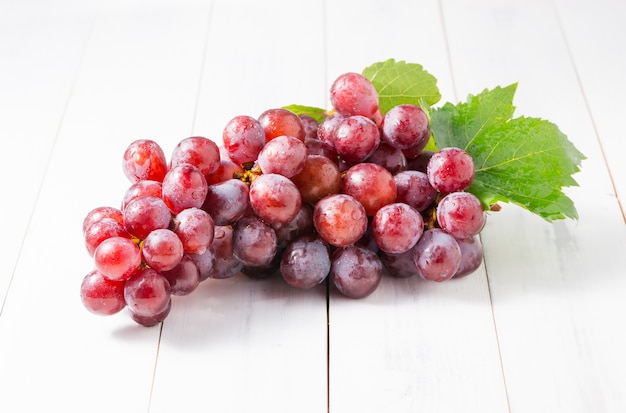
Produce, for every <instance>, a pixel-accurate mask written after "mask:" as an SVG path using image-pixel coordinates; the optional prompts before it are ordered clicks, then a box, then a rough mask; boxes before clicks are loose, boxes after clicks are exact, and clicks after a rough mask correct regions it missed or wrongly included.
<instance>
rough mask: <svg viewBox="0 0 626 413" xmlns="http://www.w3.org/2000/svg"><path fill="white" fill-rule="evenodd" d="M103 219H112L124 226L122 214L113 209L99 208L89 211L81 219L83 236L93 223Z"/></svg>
mask: <svg viewBox="0 0 626 413" xmlns="http://www.w3.org/2000/svg"><path fill="white" fill-rule="evenodd" d="M103 218H112V219H114V220H116V221H117V222H119V223H120V224H122V225H124V214H122V211H120V210H119V209H118V208H114V207H109V206H101V207H97V208H94V209H92V210H91V211H89V212H88V213H87V215H86V216H85V218H84V219H83V235H84V234H85V233H86V232H87V229H88V228H89V227H90V226H91V225H92V224H93V223H94V222H98V221H99V220H101V219H103Z"/></svg>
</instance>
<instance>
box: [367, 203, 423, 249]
mask: <svg viewBox="0 0 626 413" xmlns="http://www.w3.org/2000/svg"><path fill="white" fill-rule="evenodd" d="M371 228H372V237H373V238H374V241H375V242H376V245H377V246H378V248H380V249H381V250H382V251H384V252H386V253H389V254H401V253H403V252H406V251H408V250H410V249H411V248H413V247H414V246H415V244H417V241H418V240H419V239H420V237H421V236H422V233H423V232H424V220H423V218H422V215H421V214H420V213H419V212H418V211H417V210H416V209H415V208H413V207H411V206H409V205H407V204H404V203H393V204H389V205H385V206H384V207H382V208H380V209H379V210H378V212H376V215H374V219H373V220H372V225H371Z"/></svg>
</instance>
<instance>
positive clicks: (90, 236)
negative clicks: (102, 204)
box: [85, 218, 131, 257]
mask: <svg viewBox="0 0 626 413" xmlns="http://www.w3.org/2000/svg"><path fill="white" fill-rule="evenodd" d="M111 237H124V238H131V236H130V234H129V233H128V232H127V231H126V229H125V228H124V226H123V225H122V224H120V223H119V222H117V221H116V220H115V219H113V218H102V219H101V220H99V221H96V222H94V223H93V224H91V226H89V228H87V232H85V247H86V248H87V252H88V253H89V255H90V256H91V257H93V253H94V252H95V251H96V248H97V247H98V245H100V243H101V242H102V241H104V240H105V239H108V238H111Z"/></svg>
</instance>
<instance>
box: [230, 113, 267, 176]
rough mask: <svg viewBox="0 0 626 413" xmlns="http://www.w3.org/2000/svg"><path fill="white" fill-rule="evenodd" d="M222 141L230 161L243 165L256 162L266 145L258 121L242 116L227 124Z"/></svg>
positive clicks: (261, 127)
mask: <svg viewBox="0 0 626 413" xmlns="http://www.w3.org/2000/svg"><path fill="white" fill-rule="evenodd" d="M222 139H223V141H224V147H225V148H226V150H227V151H228V156H229V158H230V160H231V161H233V162H234V163H236V164H239V165H243V164H245V163H248V162H254V161H256V158H257V156H258V154H259V152H260V151H261V149H262V148H263V146H264V145H265V132H264V130H263V126H261V124H260V123H259V121H258V120H256V119H254V118H253V117H251V116H247V115H240V116H236V117H234V118H233V119H231V120H230V121H229V122H228V123H227V124H226V126H225V127H224V132H223V133H222Z"/></svg>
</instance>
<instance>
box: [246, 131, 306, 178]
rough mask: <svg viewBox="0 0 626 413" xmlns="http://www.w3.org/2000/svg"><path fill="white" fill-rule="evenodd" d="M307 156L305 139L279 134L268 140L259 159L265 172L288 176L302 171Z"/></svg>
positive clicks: (260, 165)
mask: <svg viewBox="0 0 626 413" xmlns="http://www.w3.org/2000/svg"><path fill="white" fill-rule="evenodd" d="M306 157H307V147H306V145H305V144H304V141H302V140H300V139H298V138H294V137H293V136H287V135H282V136H277V137H275V138H273V139H272V140H271V141H269V142H267V143H266V144H265V146H264V147H263V149H261V152H259V157H258V159H257V164H258V165H259V167H260V168H261V171H262V172H263V173H264V174H279V175H282V176H285V177H287V178H291V177H292V176H294V175H296V174H298V173H300V171H302V169H303V168H304V165H305V163H306Z"/></svg>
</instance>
